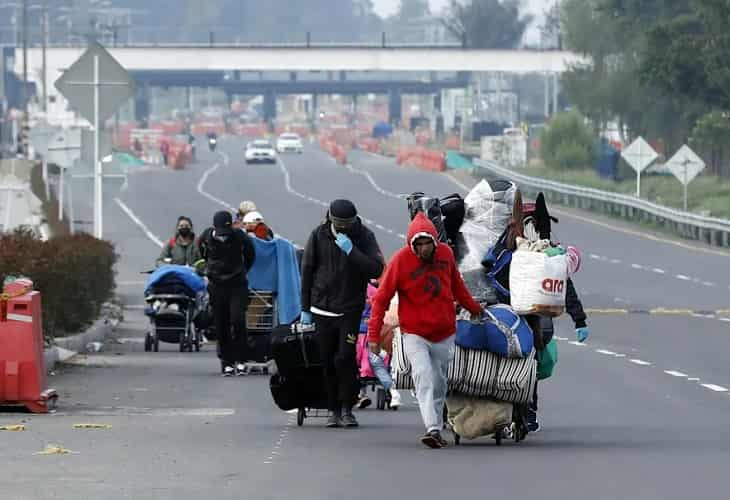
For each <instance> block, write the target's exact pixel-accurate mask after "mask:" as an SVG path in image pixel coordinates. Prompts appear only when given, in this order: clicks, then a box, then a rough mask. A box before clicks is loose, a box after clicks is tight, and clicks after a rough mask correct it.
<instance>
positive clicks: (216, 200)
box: [197, 153, 236, 211]
mask: <svg viewBox="0 0 730 500" xmlns="http://www.w3.org/2000/svg"><path fill="white" fill-rule="evenodd" d="M221 155H222V156H223V161H224V162H225V163H226V164H228V161H229V160H228V156H226V155H225V153H221ZM220 166H221V164H220V163H216V164H215V165H213V166H212V167H210V168H209V169H208V170H206V171H205V172H203V175H202V176H201V177H200V181H198V186H197V189H198V193H200V194H201V195H203V196H204V197H206V198H208V199H209V200H210V201H212V202H213V203H217V204H218V205H221V206H222V207H224V208H226V209H228V210H231V211H235V210H236V209H235V207H232V206H231V205H230V204H228V203H227V202H225V201H223V200H221V199H220V198H216V197H215V196H213V195H212V194H210V193H208V192H207V191H206V190H205V189H204V186H205V183H206V182H208V177H209V176H210V174H212V173H213V172H215V171H216V170H218V169H219V168H220Z"/></svg>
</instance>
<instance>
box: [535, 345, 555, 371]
mask: <svg viewBox="0 0 730 500" xmlns="http://www.w3.org/2000/svg"><path fill="white" fill-rule="evenodd" d="M557 363H558V343H557V342H556V341H555V339H552V340H551V341H550V342H548V343H547V345H546V346H545V349H543V350H542V351H540V352H538V353H537V379H538V380H544V379H546V378H550V377H552V376H553V371H555V365H556V364H557Z"/></svg>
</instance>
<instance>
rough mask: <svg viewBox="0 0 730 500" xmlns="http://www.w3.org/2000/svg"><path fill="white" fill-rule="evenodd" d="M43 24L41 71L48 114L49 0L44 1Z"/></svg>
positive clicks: (45, 108)
mask: <svg viewBox="0 0 730 500" xmlns="http://www.w3.org/2000/svg"><path fill="white" fill-rule="evenodd" d="M41 23H42V25H43V27H42V30H41V33H42V34H41V37H42V44H43V69H42V70H41V73H42V76H41V78H42V79H43V113H48V81H47V77H48V75H47V74H46V71H47V64H46V49H47V47H48V0H43V15H42V17H41Z"/></svg>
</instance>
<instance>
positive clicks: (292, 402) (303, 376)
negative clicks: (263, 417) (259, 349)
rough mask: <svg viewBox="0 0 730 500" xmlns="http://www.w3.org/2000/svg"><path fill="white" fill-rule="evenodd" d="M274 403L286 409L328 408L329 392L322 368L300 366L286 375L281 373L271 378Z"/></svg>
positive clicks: (270, 387) (270, 386)
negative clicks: (325, 385) (327, 391)
mask: <svg viewBox="0 0 730 500" xmlns="http://www.w3.org/2000/svg"><path fill="white" fill-rule="evenodd" d="M269 389H270V390H271V396H272V397H273V398H274V403H276V406H278V407H279V408H280V409H282V410H284V411H289V410H295V409H299V408H302V409H322V410H324V409H327V394H326V392H325V387H324V375H323V373H322V368H321V367H318V366H315V367H310V368H300V369H298V370H294V371H292V372H291V373H290V374H289V376H287V377H284V376H283V375H282V374H281V373H277V374H276V375H272V376H271V378H270V379H269Z"/></svg>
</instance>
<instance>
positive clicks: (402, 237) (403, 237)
mask: <svg viewBox="0 0 730 500" xmlns="http://www.w3.org/2000/svg"><path fill="white" fill-rule="evenodd" d="M397 236H398V238H401V239H406V235H405V234H403V233H398V235H397Z"/></svg>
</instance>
